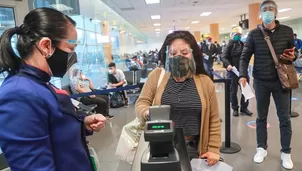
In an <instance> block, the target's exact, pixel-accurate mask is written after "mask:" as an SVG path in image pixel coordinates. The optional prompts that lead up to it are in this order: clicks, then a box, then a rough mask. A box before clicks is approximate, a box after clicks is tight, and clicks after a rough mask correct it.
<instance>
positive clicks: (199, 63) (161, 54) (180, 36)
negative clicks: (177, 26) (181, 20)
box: [158, 30, 208, 75]
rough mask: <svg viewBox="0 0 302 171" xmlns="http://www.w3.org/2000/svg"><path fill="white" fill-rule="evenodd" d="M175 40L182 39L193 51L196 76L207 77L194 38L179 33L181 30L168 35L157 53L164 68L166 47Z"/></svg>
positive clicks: (185, 33) (181, 32)
mask: <svg viewBox="0 0 302 171" xmlns="http://www.w3.org/2000/svg"><path fill="white" fill-rule="evenodd" d="M176 39H182V40H184V41H186V42H187V43H188V44H189V45H190V47H191V49H192V50H193V57H194V61H195V63H196V74H205V75H208V74H207V72H206V71H205V69H204V65H203V55H202V51H201V49H200V48H199V46H198V44H197V42H196V40H195V38H194V36H193V35H192V34H191V33H190V32H188V31H181V30H179V31H174V32H173V33H170V34H169V35H168V36H167V37H166V40H165V41H164V44H163V45H162V47H161V49H160V51H159V53H158V56H159V59H160V61H161V63H162V64H163V65H164V66H165V64H166V50H167V46H170V45H171V44H172V42H173V41H174V40H176Z"/></svg>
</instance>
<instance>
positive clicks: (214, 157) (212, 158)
mask: <svg viewBox="0 0 302 171" xmlns="http://www.w3.org/2000/svg"><path fill="white" fill-rule="evenodd" d="M200 158H204V159H205V160H206V162H207V163H208V165H209V166H214V165H215V164H216V163H217V162H218V161H219V158H220V156H219V154H216V153H212V152H206V153H204V154H203V155H201V156H200Z"/></svg>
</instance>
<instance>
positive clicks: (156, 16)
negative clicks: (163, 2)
mask: <svg viewBox="0 0 302 171" xmlns="http://www.w3.org/2000/svg"><path fill="white" fill-rule="evenodd" d="M151 19H152V20H158V19H160V15H151Z"/></svg>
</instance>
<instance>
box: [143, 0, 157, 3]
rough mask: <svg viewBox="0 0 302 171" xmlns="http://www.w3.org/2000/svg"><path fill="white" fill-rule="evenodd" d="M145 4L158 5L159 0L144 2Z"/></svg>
mask: <svg viewBox="0 0 302 171" xmlns="http://www.w3.org/2000/svg"><path fill="white" fill-rule="evenodd" d="M145 1H146V4H159V3H160V0H145Z"/></svg>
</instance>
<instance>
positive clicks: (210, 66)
mask: <svg viewBox="0 0 302 171" xmlns="http://www.w3.org/2000/svg"><path fill="white" fill-rule="evenodd" d="M203 65H204V69H205V70H206V72H207V73H208V74H209V76H210V78H211V79H212V80H213V79H214V75H213V71H214V70H213V61H210V60H204V63H203Z"/></svg>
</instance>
